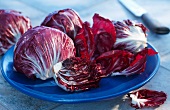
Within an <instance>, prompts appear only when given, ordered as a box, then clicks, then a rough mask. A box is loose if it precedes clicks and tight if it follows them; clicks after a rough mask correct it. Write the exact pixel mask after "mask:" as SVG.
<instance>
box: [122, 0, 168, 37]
mask: <svg viewBox="0 0 170 110" xmlns="http://www.w3.org/2000/svg"><path fill="white" fill-rule="evenodd" d="M119 2H120V3H121V4H122V5H123V6H125V7H126V8H127V9H128V10H129V11H130V12H131V13H133V14H134V15H135V16H136V17H141V18H142V20H143V22H144V23H145V24H146V26H148V28H149V29H150V30H152V31H153V32H155V33H157V34H168V33H169V31H170V30H169V28H168V27H166V26H164V25H162V24H161V23H160V22H158V21H157V20H156V19H154V18H152V17H151V16H150V15H149V14H148V13H147V11H146V10H145V9H143V8H142V7H141V6H139V5H138V4H137V3H135V2H134V1H133V0H119Z"/></svg>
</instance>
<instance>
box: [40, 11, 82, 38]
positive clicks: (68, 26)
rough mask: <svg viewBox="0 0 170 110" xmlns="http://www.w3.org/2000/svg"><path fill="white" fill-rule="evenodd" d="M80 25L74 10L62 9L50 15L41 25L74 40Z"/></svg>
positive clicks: (80, 21)
mask: <svg viewBox="0 0 170 110" xmlns="http://www.w3.org/2000/svg"><path fill="white" fill-rule="evenodd" d="M82 24H83V22H82V20H81V19H80V17H79V15H78V14H77V13H76V12H75V11H74V10H72V9H63V10H59V11H55V12H53V13H50V14H49V15H48V16H47V17H46V18H45V19H44V21H43V22H42V24H41V25H42V26H48V27H53V28H56V29H59V30H61V31H62V32H64V33H66V34H67V35H68V36H69V37H70V38H72V39H74V38H75V36H76V35H77V33H78V32H79V30H80V29H81V28H82Z"/></svg>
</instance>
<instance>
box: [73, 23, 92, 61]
mask: <svg viewBox="0 0 170 110" xmlns="http://www.w3.org/2000/svg"><path fill="white" fill-rule="evenodd" d="M74 42H75V47H76V50H77V56H78V57H81V58H85V59H87V60H91V59H92V56H93V54H94V50H95V45H94V35H93V32H92V30H91V28H90V24H89V23H88V22H85V23H83V26H82V28H81V29H80V31H79V33H78V34H77V36H76V37H75V39H74Z"/></svg>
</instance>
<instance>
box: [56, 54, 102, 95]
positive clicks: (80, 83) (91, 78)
mask: <svg viewBox="0 0 170 110" xmlns="http://www.w3.org/2000/svg"><path fill="white" fill-rule="evenodd" d="M54 72H55V76H54V79H55V81H56V83H57V85H58V86H60V87H61V88H62V89H64V90H66V91H71V92H73V91H81V90H87V89H90V88H96V87H98V86H99V81H100V79H101V77H100V74H101V66H100V65H99V64H96V63H95V62H92V61H90V60H86V59H82V58H80V57H72V58H68V59H66V60H64V61H63V62H60V63H57V64H56V65H54Z"/></svg>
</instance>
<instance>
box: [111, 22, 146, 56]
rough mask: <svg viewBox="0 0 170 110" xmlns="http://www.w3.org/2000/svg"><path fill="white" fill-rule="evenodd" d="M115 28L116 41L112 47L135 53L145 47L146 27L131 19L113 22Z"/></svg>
mask: <svg viewBox="0 0 170 110" xmlns="http://www.w3.org/2000/svg"><path fill="white" fill-rule="evenodd" d="M113 24H114V26H115V29H116V42H115V43H114V45H113V49H118V50H127V51H129V52H133V53H137V52H139V51H141V50H143V49H144V48H146V47H147V38H146V30H147V29H146V27H145V26H144V25H143V24H141V23H135V22H133V21H131V20H124V21H123V22H120V21H117V22H113Z"/></svg>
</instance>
